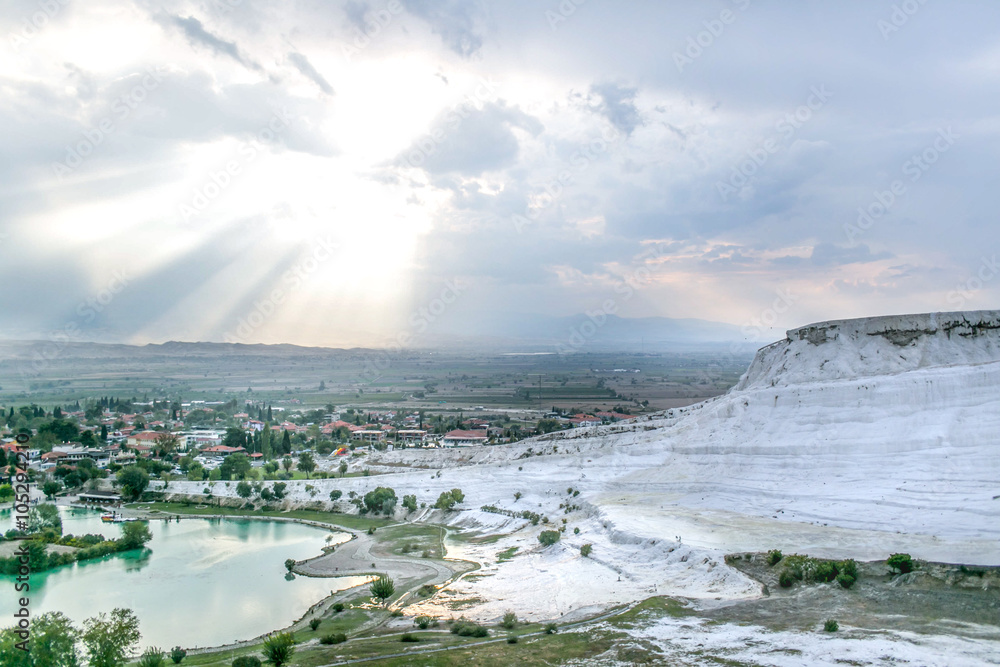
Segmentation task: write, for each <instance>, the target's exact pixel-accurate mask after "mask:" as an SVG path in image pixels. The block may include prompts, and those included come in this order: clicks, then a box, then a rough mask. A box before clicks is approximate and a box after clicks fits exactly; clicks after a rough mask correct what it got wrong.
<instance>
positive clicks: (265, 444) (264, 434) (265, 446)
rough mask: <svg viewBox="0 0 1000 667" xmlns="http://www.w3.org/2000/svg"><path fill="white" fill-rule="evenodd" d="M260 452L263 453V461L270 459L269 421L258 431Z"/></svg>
mask: <svg viewBox="0 0 1000 667" xmlns="http://www.w3.org/2000/svg"><path fill="white" fill-rule="evenodd" d="M260 453H261V454H263V455H264V460H265V461H270V460H271V456H272V455H273V453H272V451H271V425H270V424H269V423H265V424H264V428H263V429H262V430H261V432H260Z"/></svg>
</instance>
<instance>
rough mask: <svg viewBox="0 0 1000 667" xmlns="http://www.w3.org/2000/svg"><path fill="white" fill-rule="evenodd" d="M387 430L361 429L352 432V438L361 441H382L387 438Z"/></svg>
mask: <svg viewBox="0 0 1000 667" xmlns="http://www.w3.org/2000/svg"><path fill="white" fill-rule="evenodd" d="M385 433H386V432H385V431H383V430H382V429H360V430H357V431H352V432H351V440H358V441H360V442H382V441H384V440H385Z"/></svg>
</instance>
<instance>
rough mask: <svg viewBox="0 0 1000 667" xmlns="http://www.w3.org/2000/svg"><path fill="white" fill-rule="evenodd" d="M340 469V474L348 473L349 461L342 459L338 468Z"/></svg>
mask: <svg viewBox="0 0 1000 667" xmlns="http://www.w3.org/2000/svg"><path fill="white" fill-rule="evenodd" d="M337 470H339V471H340V476H341V477H343V476H344V475H346V474H347V461H341V462H340V466H339V467H338V468H337Z"/></svg>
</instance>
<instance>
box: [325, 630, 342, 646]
mask: <svg viewBox="0 0 1000 667" xmlns="http://www.w3.org/2000/svg"><path fill="white" fill-rule="evenodd" d="M346 641H347V635H345V634H344V633H343V632H334V633H333V634H330V635H323V636H322V637H320V638H319V643H320V644H328V645H329V644H343V643H344V642H346Z"/></svg>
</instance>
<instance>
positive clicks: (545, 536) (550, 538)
mask: <svg viewBox="0 0 1000 667" xmlns="http://www.w3.org/2000/svg"><path fill="white" fill-rule="evenodd" d="M538 541H539V542H541V543H542V544H543V545H544V546H547V547H548V546H552V545H553V544H555V543H556V542H558V541H559V531H557V530H543V531H542V532H541V533H539V534H538Z"/></svg>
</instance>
